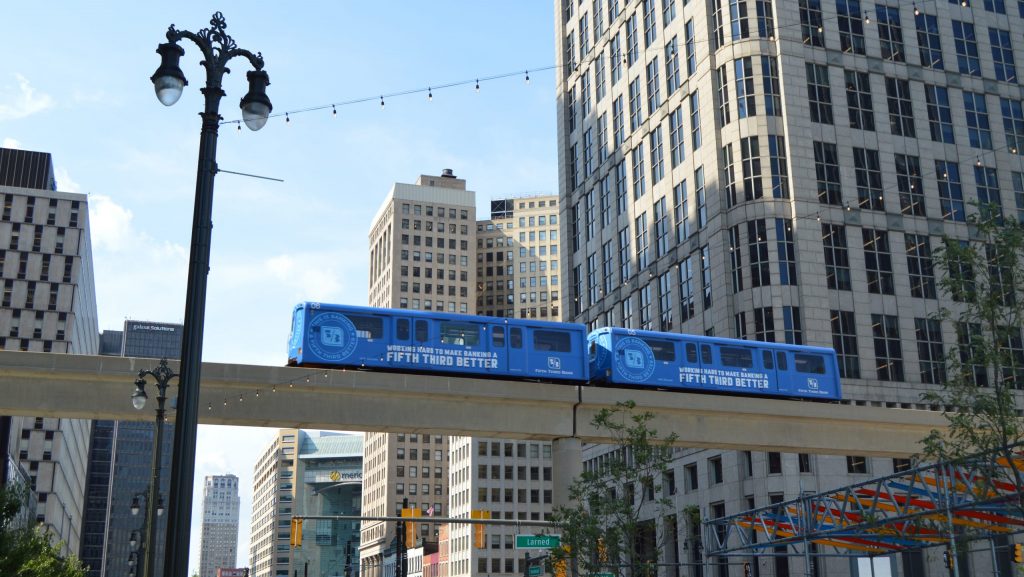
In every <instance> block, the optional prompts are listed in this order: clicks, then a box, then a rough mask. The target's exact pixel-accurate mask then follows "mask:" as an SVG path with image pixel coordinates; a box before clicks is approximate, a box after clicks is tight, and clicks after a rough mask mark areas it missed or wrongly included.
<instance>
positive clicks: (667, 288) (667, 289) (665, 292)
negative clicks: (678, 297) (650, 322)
mask: <svg viewBox="0 0 1024 577" xmlns="http://www.w3.org/2000/svg"><path fill="white" fill-rule="evenodd" d="M658 313H659V315H660V317H659V318H660V321H661V322H660V323H659V325H658V330H660V331H671V330H672V273H671V272H666V273H664V274H662V275H661V276H659V277H658Z"/></svg>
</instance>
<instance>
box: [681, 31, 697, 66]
mask: <svg viewBox="0 0 1024 577" xmlns="http://www.w3.org/2000/svg"><path fill="white" fill-rule="evenodd" d="M684 34H685V42H686V75H687V76H693V75H694V74H695V73H696V72H697V47H696V39H695V34H694V28H693V19H692V18H691V19H690V20H687V21H686V27H685V32H684Z"/></svg>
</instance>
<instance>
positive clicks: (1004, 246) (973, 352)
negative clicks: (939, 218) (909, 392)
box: [923, 207, 1024, 513]
mask: <svg viewBox="0 0 1024 577" xmlns="http://www.w3.org/2000/svg"><path fill="white" fill-rule="evenodd" d="M983 208H984V207H983ZM967 224H968V230H969V233H970V240H961V239H953V238H945V239H944V241H943V245H942V246H941V247H940V248H939V250H937V251H936V253H935V254H936V264H937V265H938V268H939V269H940V270H939V272H940V274H941V276H940V280H939V285H940V287H941V289H942V293H943V294H944V295H945V296H948V297H949V299H950V301H952V302H951V304H950V305H949V306H945V307H943V308H942V309H941V310H940V311H939V313H938V314H937V315H935V317H934V319H933V320H938V321H952V323H953V326H954V327H955V329H956V335H957V341H956V343H955V344H953V346H952V347H950V349H949V352H948V354H947V355H946V356H945V359H944V360H945V366H946V367H948V374H946V375H941V374H940V375H939V377H940V379H939V380H940V384H941V386H940V388H939V389H937V390H935V391H932V392H928V393H925V394H924V395H923V398H924V399H925V400H926V401H927V402H929V403H932V404H935V405H938V406H940V407H941V408H942V409H943V412H944V415H945V417H946V418H947V420H948V422H949V426H948V428H947V429H946V430H945V431H937V430H935V431H932V432H931V434H930V435H928V436H927V437H926V438H925V439H924V454H925V456H926V457H929V458H932V459H935V460H941V461H948V460H952V461H956V460H961V459H964V458H967V457H968V456H970V455H974V454H977V453H982V452H984V453H992V454H994V455H996V456H997V458H999V457H1001V458H1004V459H1007V460H1008V462H1013V460H1012V459H1013V454H1012V450H1013V448H1012V447H1013V445H1016V444H1018V443H1020V442H1021V441H1024V421H1022V419H1021V418H1020V417H1019V416H1018V414H1017V394H1016V393H1015V389H1020V388H1024V338H1022V335H1021V329H1022V326H1024V261H1022V255H1024V225H1022V224H1021V223H1020V222H1018V221H1016V220H1012V219H1010V220H1004V219H1002V218H1001V217H1000V216H998V210H996V209H995V208H993V207H989V208H987V209H983V210H979V214H974V215H971V216H970V217H969V218H968V222H967ZM942 377H944V378H942ZM993 461H994V459H993ZM991 474H992V475H994V476H997V477H1002V479H1000V480H1004V481H1007V482H1011V483H1013V485H1014V486H1015V487H1017V488H1018V498H1017V501H1016V503H1015V506H1016V507H1017V508H1018V510H1019V511H1021V512H1022V513H1024V496H1021V495H1020V491H1019V489H1020V488H1022V479H1021V471H1020V470H1019V469H1018V468H1017V467H993V468H992V472H991Z"/></svg>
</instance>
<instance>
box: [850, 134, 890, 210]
mask: <svg viewBox="0 0 1024 577" xmlns="http://www.w3.org/2000/svg"><path fill="white" fill-rule="evenodd" d="M853 173H854V176H855V177H856V179H857V203H858V205H859V206H860V207H861V208H863V209H867V210H881V211H884V210H885V199H884V197H883V195H882V167H881V164H880V163H879V161H878V151H877V150H870V149H866V148H856V147H855V148H854V149H853Z"/></svg>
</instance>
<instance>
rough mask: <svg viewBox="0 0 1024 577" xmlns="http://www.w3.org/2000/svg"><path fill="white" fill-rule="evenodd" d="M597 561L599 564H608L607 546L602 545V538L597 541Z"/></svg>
mask: <svg viewBox="0 0 1024 577" xmlns="http://www.w3.org/2000/svg"><path fill="white" fill-rule="evenodd" d="M597 560H598V561H600V562H601V563H607V562H608V546H607V545H605V544H604V538H603V537H598V539H597Z"/></svg>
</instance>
